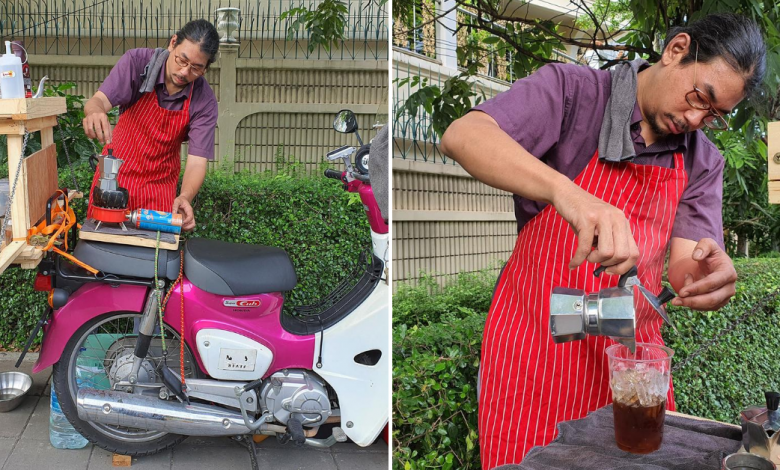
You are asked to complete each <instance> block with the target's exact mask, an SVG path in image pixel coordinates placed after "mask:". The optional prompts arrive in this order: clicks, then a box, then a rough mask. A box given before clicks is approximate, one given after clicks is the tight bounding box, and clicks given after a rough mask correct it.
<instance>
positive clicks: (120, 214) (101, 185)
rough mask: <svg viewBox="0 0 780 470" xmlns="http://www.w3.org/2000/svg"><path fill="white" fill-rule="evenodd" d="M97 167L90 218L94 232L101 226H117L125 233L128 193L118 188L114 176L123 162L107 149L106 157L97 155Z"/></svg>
mask: <svg viewBox="0 0 780 470" xmlns="http://www.w3.org/2000/svg"><path fill="white" fill-rule="evenodd" d="M97 158H98V165H99V168H100V179H99V180H98V184H97V185H95V189H94V194H93V195H92V218H93V219H94V220H95V223H96V224H95V230H98V229H99V228H100V226H101V224H104V223H107V224H118V225H119V227H121V228H122V230H123V231H127V228H126V227H125V220H127V213H128V210H127V202H128V199H129V193H128V191H127V189H125V188H120V187H119V183H118V182H117V179H116V176H117V174H118V173H119V168H120V167H121V166H122V164H123V163H124V160H121V159H119V158H116V157H115V156H114V155H113V152H112V149H108V155H99V156H98V157H97Z"/></svg>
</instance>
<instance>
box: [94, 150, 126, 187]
mask: <svg viewBox="0 0 780 470" xmlns="http://www.w3.org/2000/svg"><path fill="white" fill-rule="evenodd" d="M97 158H98V168H99V169H100V179H99V183H100V184H99V186H100V189H101V190H103V191H116V190H117V189H118V188H119V184H118V183H117V180H116V175H117V174H119V168H120V167H121V166H122V164H123V163H124V162H125V161H124V160H121V159H119V158H116V157H115V156H114V155H113V152H112V149H109V150H108V155H98V157H97Z"/></svg>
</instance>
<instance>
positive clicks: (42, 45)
mask: <svg viewBox="0 0 780 470" xmlns="http://www.w3.org/2000/svg"><path fill="white" fill-rule="evenodd" d="M343 1H344V3H345V4H346V6H347V8H348V17H347V22H346V25H345V31H344V39H342V40H341V41H338V43H337V44H335V45H334V47H331V48H330V50H326V49H324V48H322V47H318V48H315V49H314V50H313V51H309V49H308V37H309V32H308V31H300V32H297V33H296V34H295V35H294V37H292V38H290V39H288V38H287V30H288V26H289V25H290V24H291V23H292V22H293V21H295V17H291V18H286V19H284V20H282V19H280V18H279V16H280V15H281V13H283V12H285V11H287V10H289V9H291V8H295V7H301V6H303V7H306V8H308V9H313V8H315V7H316V5H317V3H316V1H312V0H309V1H308V3H307V2H305V1H295V0H267V1H263V2H258V1H250V0H244V1H241V0H207V1H199V0H152V1H146V2H139V1H135V0H2V2H0V38H4V39H10V38H13V39H17V40H22V41H24V43H25V47H26V48H27V49H28V51H29V53H31V54H61V55H69V54H73V55H121V54H123V53H124V52H125V51H126V50H128V49H132V48H137V47H151V48H154V47H164V46H165V45H166V44H167V43H168V39H169V38H170V37H171V35H173V34H174V33H175V32H176V30H178V29H179V28H180V27H181V26H183V25H184V23H186V22H187V21H190V20H192V19H197V18H206V19H208V20H210V21H211V22H213V23H216V13H215V10H216V9H217V8H224V7H236V8H239V9H240V10H241V17H240V20H239V29H238V31H236V33H235V34H234V36H235V37H236V38H237V39H238V40H239V41H240V48H239V57H245V58H260V59H263V58H267V59H329V60H356V59H364V60H381V59H387V58H388V48H387V38H388V36H387V34H388V33H387V9H386V6H385V5H380V3H379V2H378V0H343Z"/></svg>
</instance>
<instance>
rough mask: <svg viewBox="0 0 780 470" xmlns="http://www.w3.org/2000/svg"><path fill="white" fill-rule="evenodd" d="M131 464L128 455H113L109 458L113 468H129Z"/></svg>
mask: <svg viewBox="0 0 780 470" xmlns="http://www.w3.org/2000/svg"><path fill="white" fill-rule="evenodd" d="M132 462H133V459H132V458H131V457H130V456H129V455H119V454H114V455H113V457H112V458H111V464H112V465H113V466H114V467H129V466H130V465H132Z"/></svg>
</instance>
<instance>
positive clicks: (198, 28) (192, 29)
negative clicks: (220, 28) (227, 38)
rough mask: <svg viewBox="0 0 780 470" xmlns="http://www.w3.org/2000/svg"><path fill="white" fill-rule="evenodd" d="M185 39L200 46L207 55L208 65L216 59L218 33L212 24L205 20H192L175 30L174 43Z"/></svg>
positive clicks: (179, 42) (177, 43)
mask: <svg viewBox="0 0 780 470" xmlns="http://www.w3.org/2000/svg"><path fill="white" fill-rule="evenodd" d="M185 39H187V40H188V41H192V42H194V43H195V44H198V45H199V46H200V50H201V52H203V53H204V54H206V55H208V56H209V62H208V63H207V64H206V66H209V65H211V64H213V63H214V61H216V60H217V52H218V51H219V33H217V28H215V27H214V25H213V24H211V23H209V22H208V21H206V20H193V21H190V22H189V23H187V24H185V25H184V27H183V28H181V29H180V30H179V31H177V32H176V43H175V44H176V45H177V46H178V45H179V44H181V43H182V41H184V40H185Z"/></svg>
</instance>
